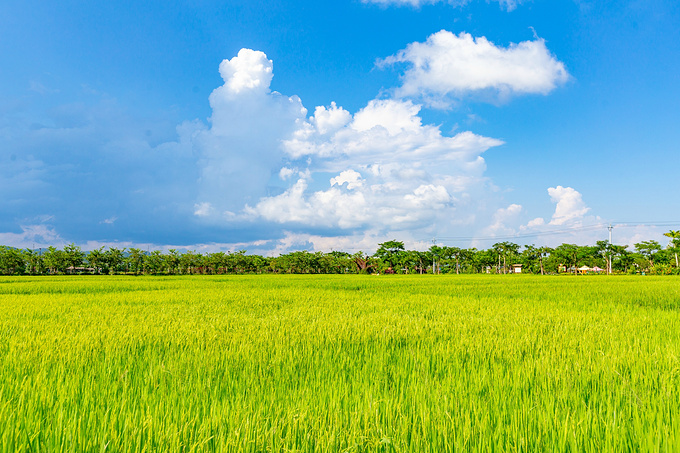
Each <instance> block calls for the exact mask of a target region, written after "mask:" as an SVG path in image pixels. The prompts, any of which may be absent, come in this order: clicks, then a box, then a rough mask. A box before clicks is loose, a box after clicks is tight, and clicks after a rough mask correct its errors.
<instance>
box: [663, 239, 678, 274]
mask: <svg viewBox="0 0 680 453" xmlns="http://www.w3.org/2000/svg"><path fill="white" fill-rule="evenodd" d="M663 235H664V236H666V237H668V238H670V239H671V240H670V242H669V243H668V247H667V248H668V249H669V250H671V251H672V252H673V254H674V255H675V267H680V264H678V252H679V251H680V230H670V231H669V232H668V233H664V234H663Z"/></svg>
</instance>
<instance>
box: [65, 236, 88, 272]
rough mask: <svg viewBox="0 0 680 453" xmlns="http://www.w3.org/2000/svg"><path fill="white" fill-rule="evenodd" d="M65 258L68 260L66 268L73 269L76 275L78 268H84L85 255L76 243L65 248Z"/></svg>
mask: <svg viewBox="0 0 680 453" xmlns="http://www.w3.org/2000/svg"><path fill="white" fill-rule="evenodd" d="M64 256H65V260H66V267H67V268H71V269H73V272H74V273H75V272H76V268H78V267H82V266H83V260H84V259H85V253H83V251H82V250H81V249H80V247H79V246H77V245H75V244H74V243H71V244H69V245H67V246H65V247H64Z"/></svg>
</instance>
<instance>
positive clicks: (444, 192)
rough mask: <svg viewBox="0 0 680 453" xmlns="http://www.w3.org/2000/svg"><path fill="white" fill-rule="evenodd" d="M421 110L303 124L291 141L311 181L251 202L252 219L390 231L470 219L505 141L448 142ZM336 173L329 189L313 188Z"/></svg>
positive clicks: (323, 112) (287, 146) (385, 104)
mask: <svg viewBox="0 0 680 453" xmlns="http://www.w3.org/2000/svg"><path fill="white" fill-rule="evenodd" d="M419 112H420V106H419V105H416V104H413V103H412V102H411V101H403V100H372V101H370V102H369V103H368V104H367V105H366V107H364V108H363V109H361V110H359V111H358V112H357V113H356V114H354V115H353V116H352V115H350V114H349V113H348V112H347V111H346V110H344V109H342V108H340V107H338V106H336V105H335V104H331V106H330V107H329V108H319V107H317V109H316V110H315V116H314V117H312V118H310V119H309V121H301V122H299V124H298V129H297V131H296V132H295V134H294V135H293V138H292V139H290V140H285V141H284V142H283V149H284V151H285V152H286V153H287V154H288V156H289V158H290V159H292V160H293V161H295V162H296V163H297V164H298V165H305V166H306V168H307V169H308V170H309V171H310V174H311V176H310V177H309V178H301V179H299V180H298V181H297V182H296V183H295V184H294V185H293V186H291V187H289V188H288V189H287V190H285V191H284V192H283V193H282V194H280V195H277V196H272V197H263V198H262V199H260V201H258V202H257V203H254V204H249V206H248V208H247V209H246V210H245V212H246V214H247V216H248V217H249V218H250V219H254V218H257V217H260V218H263V219H265V220H268V221H272V222H277V223H281V224H286V223H293V224H298V225H308V226H316V227H319V226H321V227H326V228H340V229H352V228H367V227H368V228H376V229H382V230H385V231H387V230H393V231H399V230H406V229H409V228H426V227H429V226H431V225H432V224H433V223H435V222H437V221H438V220H437V219H440V220H441V221H442V222H444V223H445V224H447V225H448V224H450V222H458V221H460V219H461V218H469V212H468V211H470V210H474V209H475V208H476V206H475V205H474V203H470V199H471V197H470V193H475V196H480V195H481V194H484V193H486V191H487V190H488V189H487V180H486V178H485V177H484V175H483V174H484V171H485V170H486V164H485V162H484V159H483V158H482V157H481V155H482V153H484V152H485V151H486V150H487V149H489V148H491V147H494V146H498V145H501V144H502V142H501V141H500V140H496V139H492V138H488V137H482V136H479V135H476V134H473V133H471V132H463V133H460V134H457V135H455V136H454V137H446V136H443V135H442V133H441V131H440V130H439V127H438V126H433V125H423V124H422V119H421V117H420V116H419ZM327 117H334V118H338V120H337V121H333V122H330V121H325V119H326V118H327ZM321 118H324V120H323V121H321V120H320V119H321ZM329 123H332V124H333V126H332V127H329V126H328V124H329ZM328 173H330V174H331V175H332V176H331V177H330V178H329V179H326V180H327V181H329V184H328V186H326V187H319V186H318V184H317V185H316V186H313V185H312V184H311V183H312V181H313V180H318V179H319V177H318V176H320V175H322V174H324V175H325V174H328ZM286 174H288V172H286ZM482 196H484V195H482ZM472 198H474V197H472Z"/></svg>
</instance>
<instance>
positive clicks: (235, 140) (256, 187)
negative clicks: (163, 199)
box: [192, 49, 307, 222]
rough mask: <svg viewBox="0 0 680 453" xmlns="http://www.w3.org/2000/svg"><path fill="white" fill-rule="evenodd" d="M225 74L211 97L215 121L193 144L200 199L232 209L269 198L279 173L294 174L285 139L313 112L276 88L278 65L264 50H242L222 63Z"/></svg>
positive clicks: (221, 210) (202, 202)
mask: <svg viewBox="0 0 680 453" xmlns="http://www.w3.org/2000/svg"><path fill="white" fill-rule="evenodd" d="M220 74H221V76H222V78H223V80H224V85H222V86H221V87H218V88H217V89H215V90H214V91H213V92H212V94H211V95H210V106H211V107H212V117H211V118H210V125H209V126H206V127H197V128H196V129H195V130H194V133H193V136H192V144H193V148H194V152H195V154H196V155H197V156H198V167H199V171H200V177H199V181H198V200H197V203H198V204H199V205H200V206H206V203H209V204H210V205H211V206H212V209H213V210H214V212H216V213H231V212H236V211H239V210H240V209H242V208H243V206H244V204H245V203H248V202H250V203H253V202H255V201H257V200H258V199H259V198H260V197H262V196H265V195H266V194H267V188H268V186H269V182H270V179H271V178H272V176H273V175H274V176H276V175H279V176H281V177H282V178H284V179H285V178H286V177H289V176H290V175H291V174H289V173H288V172H287V171H285V170H284V171H283V172H281V171H282V168H281V164H282V158H283V157H284V152H283V150H282V148H281V140H282V139H284V138H287V137H289V136H290V135H291V134H292V133H293V132H294V131H295V129H296V127H297V124H298V123H299V122H300V121H303V120H304V119H305V117H306V115H307V111H306V109H305V108H304V107H303V106H302V102H301V101H300V99H299V98H298V97H297V96H292V97H288V96H284V95H282V94H280V93H278V92H275V91H271V89H270V83H271V81H272V77H273V63H272V61H271V60H269V59H267V56H266V55H265V54H264V53H262V52H259V51H254V50H250V49H241V51H239V53H238V55H237V56H235V57H233V58H232V59H230V60H224V61H223V62H222V63H221V64H220ZM200 212H201V214H197V215H201V216H202V217H204V218H206V219H214V220H216V221H219V222H223V221H224V218H220V217H219V216H217V217H215V216H210V215H207V214H208V213H205V212H204V211H203V210H201V211H200ZM203 213H205V215H202V214H203Z"/></svg>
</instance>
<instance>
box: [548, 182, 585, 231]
mask: <svg viewBox="0 0 680 453" xmlns="http://www.w3.org/2000/svg"><path fill="white" fill-rule="evenodd" d="M548 194H549V195H550V200H551V201H552V202H553V203H557V205H556V206H555V213H554V214H553V216H552V219H551V220H550V225H565V224H567V223H572V222H573V221H574V220H579V219H582V218H583V216H585V215H586V213H587V212H588V211H590V208H589V207H587V206H586V204H585V203H584V202H583V198H582V196H581V194H580V193H579V192H578V191H576V190H575V189H573V188H571V187H562V186H557V187H550V188H549V189H548Z"/></svg>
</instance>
